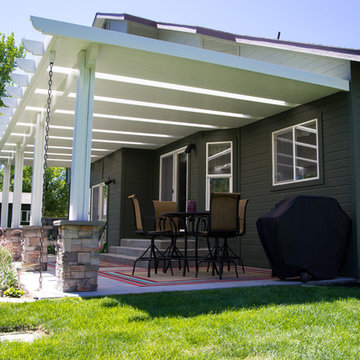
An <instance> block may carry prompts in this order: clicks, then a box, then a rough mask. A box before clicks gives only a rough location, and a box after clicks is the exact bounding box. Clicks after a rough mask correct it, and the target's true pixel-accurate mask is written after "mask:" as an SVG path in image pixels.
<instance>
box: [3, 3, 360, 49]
mask: <svg viewBox="0 0 360 360" xmlns="http://www.w3.org/2000/svg"><path fill="white" fill-rule="evenodd" d="M96 12H109V13H128V14H132V15H136V16H141V17H145V18H149V19H151V20H155V21H161V22H172V23H177V24H186V25H198V26H204V27H209V28H212V29H217V30H223V31H228V32H231V33H235V34H239V35H250V36H259V37H266V38H276V36H277V33H278V32H279V31H280V32H281V39H282V40H290V41H298V42H305V43H314V44H321V45H330V46H337V47H347V48H353V49H360V31H359V30H360V29H359V28H360V20H359V14H360V0H176V1H174V0H101V1H98V0H97V1H95V0H59V1H44V0H30V1H29V0H18V1H6V2H5V4H3V5H2V14H1V15H0V32H1V33H5V34H6V35H8V34H10V33H11V32H14V34H15V39H16V42H17V43H18V42H19V41H20V40H21V39H22V38H23V37H26V38H27V39H34V40H41V39H43V37H42V36H41V34H40V33H38V32H37V31H36V30H35V29H33V27H32V26H31V23H30V21H29V18H30V16H31V15H34V16H40V17H46V18H50V19H55V20H61V21H67V22H72V23H76V24H81V25H87V26H91V24H92V21H93V19H94V16H95V14H96Z"/></svg>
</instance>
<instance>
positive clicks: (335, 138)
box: [240, 93, 353, 267]
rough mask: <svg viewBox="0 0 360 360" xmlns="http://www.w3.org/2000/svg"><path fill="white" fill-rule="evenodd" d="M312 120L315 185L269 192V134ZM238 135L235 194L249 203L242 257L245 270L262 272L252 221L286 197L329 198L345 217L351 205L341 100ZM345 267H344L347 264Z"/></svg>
mask: <svg viewBox="0 0 360 360" xmlns="http://www.w3.org/2000/svg"><path fill="white" fill-rule="evenodd" d="M314 118H318V119H319V121H320V123H319V124H320V133H319V143H320V146H321V151H320V173H321V178H320V180H315V181H309V182H306V183H305V182H304V183H298V184H296V185H295V184H294V185H281V186H277V187H273V186H272V178H271V176H272V144H271V134H272V132H273V131H276V130H279V129H282V128H286V127H288V126H290V125H295V124H298V123H302V122H304V121H307V120H311V119H314ZM240 132H241V139H240V144H241V151H240V152H241V164H240V189H241V193H242V197H244V198H245V197H247V198H249V199H250V200H251V201H250V203H249V206H248V213H247V225H248V227H247V235H246V236H245V237H244V241H243V257H244V259H246V263H247V264H251V265H253V266H264V264H266V263H267V260H266V258H265V255H264V252H263V250H262V246H261V243H260V241H259V239H258V236H257V231H256V220H257V218H258V217H259V216H261V215H262V214H264V213H265V212H267V211H268V210H270V209H271V208H273V206H274V205H275V204H276V203H277V202H279V201H281V200H282V199H284V198H286V197H288V196H291V195H295V194H308V195H321V196H331V197H334V198H336V199H337V200H338V201H339V203H340V205H341V206H342V208H343V210H344V211H345V212H346V213H348V214H349V215H350V216H351V214H352V200H353V199H352V189H351V162H350V144H349V126H348V95H347V94H345V93H341V94H336V95H333V96H330V97H327V98H325V99H321V100H318V101H316V102H313V103H311V104H307V105H306V106H302V107H299V108H296V109H293V110H291V111H287V112H284V113H282V114H280V115H277V116H273V117H271V118H268V119H265V120H263V121H261V122H257V123H255V124H252V125H249V126H246V127H243V128H241V129H240ZM347 265H348V266H350V265H349V259H348V264H347ZM350 267H352V266H350Z"/></svg>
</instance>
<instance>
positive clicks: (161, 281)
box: [99, 263, 274, 287]
mask: <svg viewBox="0 0 360 360" xmlns="http://www.w3.org/2000/svg"><path fill="white" fill-rule="evenodd" d="M103 265H106V266H101V267H100V270H99V275H100V276H103V277H106V278H108V279H112V280H117V281H120V282H123V283H126V284H131V285H135V286H139V287H148V286H169V285H170V286H173V285H191V284H207V283H217V282H228V281H253V280H270V279H274V278H273V277H272V276H271V270H269V269H259V268H251V267H245V273H243V272H242V269H241V267H239V268H238V274H239V277H236V273H235V270H234V267H232V268H231V271H228V269H227V267H226V268H224V274H223V279H222V280H220V279H219V276H218V275H216V273H215V274H214V275H212V272H211V269H210V270H209V271H207V266H204V267H200V270H199V274H198V277H196V276H195V275H196V274H195V268H193V267H190V269H189V270H190V271H187V272H186V276H183V272H182V270H179V269H174V275H171V271H170V270H168V271H167V272H166V273H163V271H162V269H159V270H158V273H157V274H155V272H154V270H153V269H152V270H151V276H150V278H148V277H147V269H144V268H140V267H137V268H136V270H135V274H134V275H132V267H131V266H126V265H120V266H119V264H117V265H115V266H111V265H109V263H106V264H103Z"/></svg>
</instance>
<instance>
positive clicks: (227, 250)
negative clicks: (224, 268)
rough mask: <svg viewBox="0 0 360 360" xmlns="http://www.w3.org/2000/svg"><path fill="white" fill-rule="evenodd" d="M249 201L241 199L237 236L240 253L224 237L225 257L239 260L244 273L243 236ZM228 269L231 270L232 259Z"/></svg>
mask: <svg viewBox="0 0 360 360" xmlns="http://www.w3.org/2000/svg"><path fill="white" fill-rule="evenodd" d="M248 203H249V200H248V199H241V200H239V209H238V211H239V212H238V214H239V232H238V234H237V237H238V238H239V248H240V251H239V254H237V253H236V252H235V251H234V250H233V249H232V248H231V247H230V246H229V244H228V241H227V238H225V239H224V245H223V253H224V258H225V259H226V258H227V259H231V260H233V261H235V260H238V261H239V263H240V265H241V267H242V271H243V273H244V272H245V268H244V261H243V259H242V257H241V236H244V235H245V233H246V208H247V205H248ZM228 269H229V270H230V261H229V262H228Z"/></svg>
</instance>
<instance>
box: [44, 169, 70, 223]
mask: <svg viewBox="0 0 360 360" xmlns="http://www.w3.org/2000/svg"><path fill="white" fill-rule="evenodd" d="M45 185H46V186H45V217H56V218H57V217H60V218H66V217H67V215H68V204H69V186H68V185H67V184H66V169H65V168H56V167H50V168H47V169H46V172H45Z"/></svg>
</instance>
